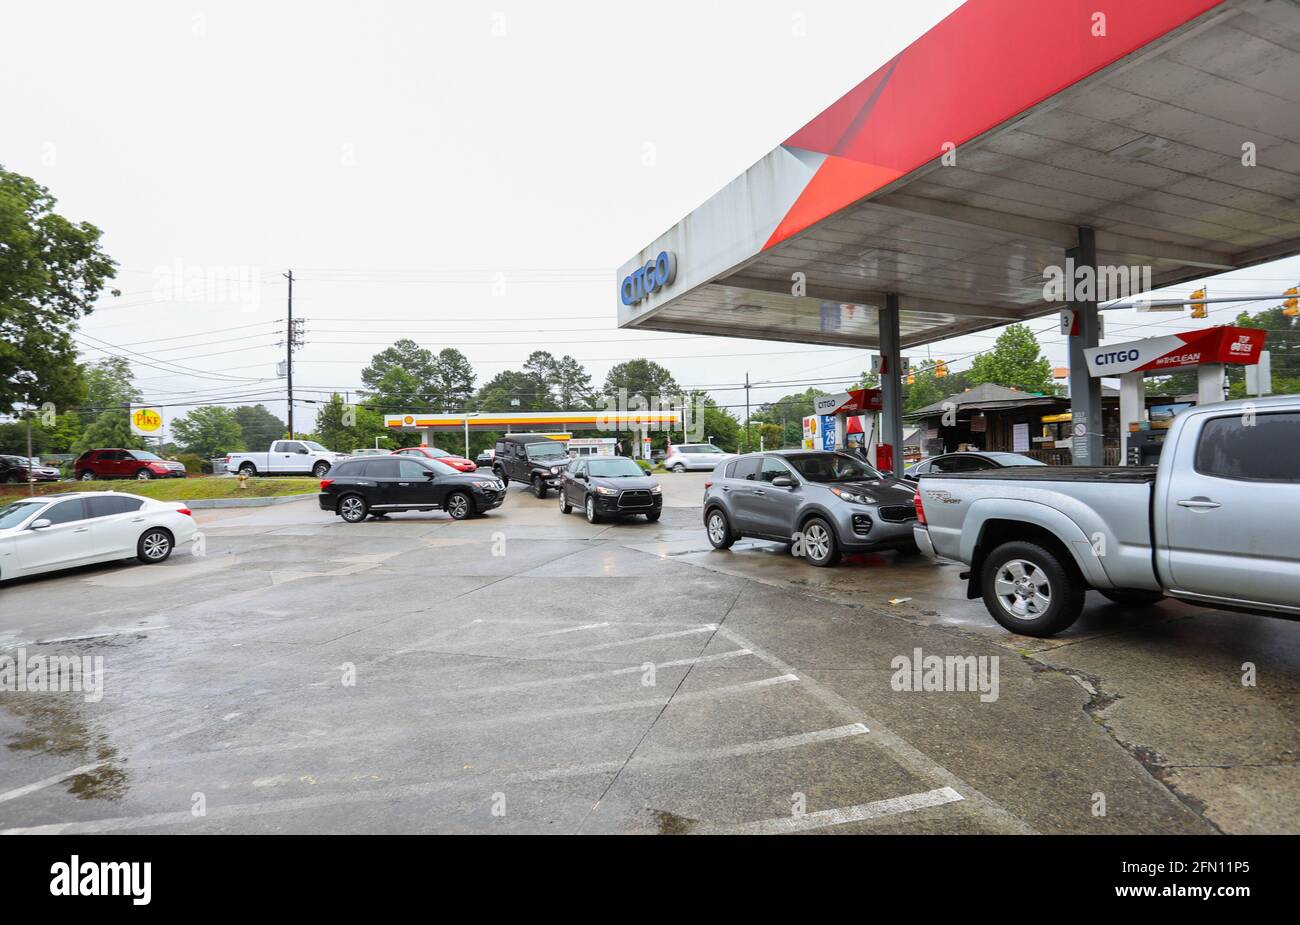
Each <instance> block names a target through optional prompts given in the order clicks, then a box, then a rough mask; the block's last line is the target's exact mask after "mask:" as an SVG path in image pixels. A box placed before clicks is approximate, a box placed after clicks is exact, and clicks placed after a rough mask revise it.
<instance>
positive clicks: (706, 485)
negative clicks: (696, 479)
mask: <svg viewBox="0 0 1300 925" xmlns="http://www.w3.org/2000/svg"><path fill="white" fill-rule="evenodd" d="M712 487H713V481H712V479H705V480H704V489H705V490H706V491H707V490H708V489H710V488H712Z"/></svg>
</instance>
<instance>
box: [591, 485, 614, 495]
mask: <svg viewBox="0 0 1300 925" xmlns="http://www.w3.org/2000/svg"><path fill="white" fill-rule="evenodd" d="M596 494H598V495H616V494H618V489H617V488H606V487H605V486H604V485H597V486H596Z"/></svg>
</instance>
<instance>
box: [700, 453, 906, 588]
mask: <svg viewBox="0 0 1300 925" xmlns="http://www.w3.org/2000/svg"><path fill="white" fill-rule="evenodd" d="M913 494H914V492H913V489H912V488H910V487H908V486H906V485H903V484H899V483H897V482H892V481H889V480H887V479H885V478H884V477H883V476H882V475H881V474H880V473H879V472H877V471H876V470H875V469H873V468H871V466H869V465H867V464H866V463H865V462H863V461H862V460H860V459H858V458H856V457H853V456H849V455H847V454H845V453H831V452H822V451H815V450H783V451H781V452H779V453H751V454H749V455H747V456H741V457H738V458H736V459H733V460H731V461H729V462H725V463H722V464H721V465H719V466H718V467H717V468H716V469H714V470H713V475H712V477H711V478H710V479H709V480H708V481H707V482H705V483H704V528H705V530H706V531H708V534H709V542H710V543H712V544H713V546H714V548H715V549H726V548H728V547H729V546H731V544H732V543H734V542H735V541H736V540H738V539H740V538H741V537H744V536H749V537H755V538H757V539H764V540H775V541H777V542H781V543H791V544H793V545H794V547H795V548H794V552H795V554H796V555H801V556H803V557H804V558H806V559H807V560H808V561H809V562H811V563H812V564H813V565H820V566H827V565H834V564H835V563H837V562H838V561H839V560H840V555H841V554H842V553H846V552H870V551H875V550H881V549H898V550H903V551H905V552H909V553H910V552H915V551H916V542H915V540H914V539H913V538H912V525H913V524H914V523H915V522H916V508H915V507H914V506H913V504H912V496H913Z"/></svg>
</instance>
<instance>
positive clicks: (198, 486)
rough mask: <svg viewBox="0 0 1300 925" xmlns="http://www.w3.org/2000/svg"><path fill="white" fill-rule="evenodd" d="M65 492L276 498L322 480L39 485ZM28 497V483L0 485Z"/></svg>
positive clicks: (6, 492) (41, 490) (1, 492)
mask: <svg viewBox="0 0 1300 925" xmlns="http://www.w3.org/2000/svg"><path fill="white" fill-rule="evenodd" d="M62 491H120V492H123V493H125V494H131V495H140V496H141V497H144V498H153V499H154V500H156V501H199V500H206V499H208V498H276V497H281V496H284V495H307V494H315V493H316V492H318V491H320V479H312V478H279V479H249V480H248V487H247V488H242V489H241V488H240V487H239V479H227V478H206V479H154V480H152V481H148V482H141V481H136V480H135V479H112V480H104V481H101V480H98V479H97V480H95V481H93V482H43V483H40V484H38V485H37V486H36V494H38V495H51V494H57V493H58V492H62ZM26 496H27V486H26V485H5V486H3V487H2V488H0V500H4V501H9V500H12V499H14V498H23V497H26Z"/></svg>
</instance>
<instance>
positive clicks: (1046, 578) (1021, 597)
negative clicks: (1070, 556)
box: [980, 542, 1084, 637]
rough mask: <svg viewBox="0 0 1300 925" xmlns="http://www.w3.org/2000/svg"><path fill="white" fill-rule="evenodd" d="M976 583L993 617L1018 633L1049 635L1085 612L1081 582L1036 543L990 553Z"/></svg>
mask: <svg viewBox="0 0 1300 925" xmlns="http://www.w3.org/2000/svg"><path fill="white" fill-rule="evenodd" d="M980 587H981V588H983V590H984V606H985V607H986V608H988V612H989V614H990V615H991V616H992V617H993V619H994V620H997V621H998V623H1000V624H1001V625H1002V626H1003V628H1005V629H1008V630H1010V631H1011V632H1013V633H1019V634H1020V635H1022V636H1040V637H1041V636H1053V635H1055V634H1056V633H1059V632H1061V631H1062V630H1065V629H1067V628H1069V627H1070V626H1071V625H1072V624H1073V623H1074V621H1075V620H1077V619H1079V613H1080V612H1081V611H1082V610H1083V601H1084V586H1083V582H1082V581H1080V580H1079V579H1078V578H1077V577H1075V575H1074V573H1073V571H1072V570H1071V569H1070V568H1069V566H1068V565H1067V564H1064V563H1062V562H1061V561H1060V560H1059V559H1058V558H1057V556H1056V554H1055V553H1053V552H1051V551H1050V550H1047V549H1044V548H1043V547H1042V546H1038V545H1036V544H1034V543H1024V542H1014V543H1003V544H1002V545H1001V546H999V547H998V548H997V549H995V550H993V552H991V553H989V555H988V558H986V559H985V560H984V567H983V569H982V570H981V576H980Z"/></svg>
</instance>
